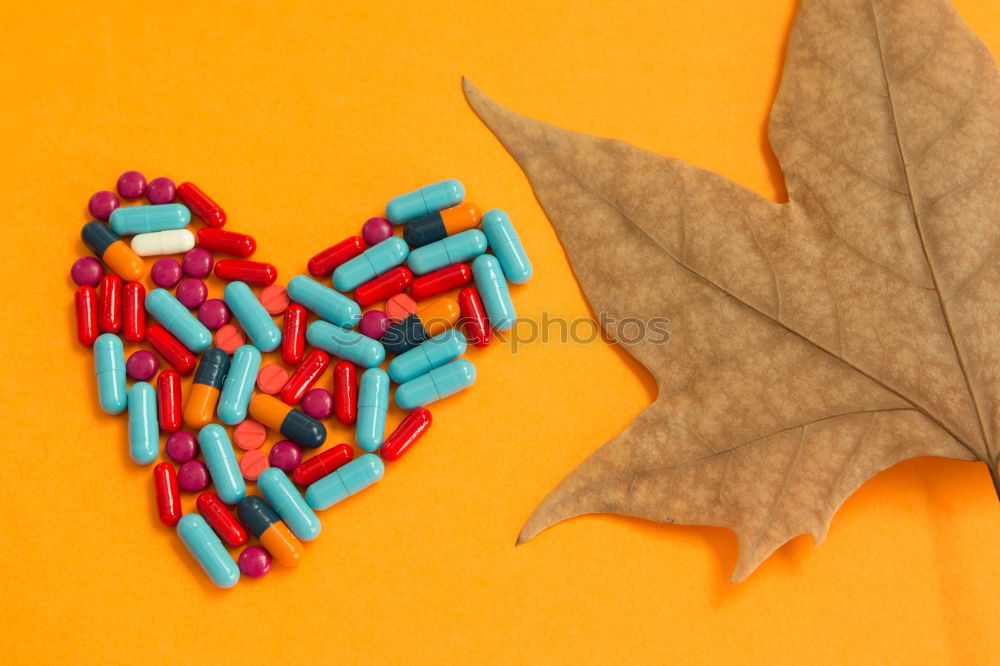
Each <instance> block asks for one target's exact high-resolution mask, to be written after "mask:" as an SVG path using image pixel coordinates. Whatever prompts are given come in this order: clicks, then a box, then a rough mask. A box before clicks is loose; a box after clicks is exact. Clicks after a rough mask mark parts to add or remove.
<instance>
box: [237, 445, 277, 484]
mask: <svg viewBox="0 0 1000 666" xmlns="http://www.w3.org/2000/svg"><path fill="white" fill-rule="evenodd" d="M268 467H270V465H268V462H267V454H266V453H264V452H263V451H261V450H259V449H254V450H253V451H247V452H246V453H244V454H243V455H242V456H240V473H241V474H242V475H243V478H244V479H246V480H247V481H256V480H257V477H258V476H260V475H261V472H263V471H264V470H265V469H267V468H268Z"/></svg>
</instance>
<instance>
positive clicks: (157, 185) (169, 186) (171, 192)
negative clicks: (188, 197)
mask: <svg viewBox="0 0 1000 666" xmlns="http://www.w3.org/2000/svg"><path fill="white" fill-rule="evenodd" d="M176 196H177V187H176V186H175V185H174V181H172V180H170V179H169V178H162V177H161V178H154V179H153V180H151V181H149V185H147V186H146V198H147V199H149V203H151V204H168V203H171V202H172V201H173V200H174V197H176Z"/></svg>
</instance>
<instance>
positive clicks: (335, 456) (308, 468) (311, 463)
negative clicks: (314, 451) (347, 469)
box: [292, 444, 354, 486]
mask: <svg viewBox="0 0 1000 666" xmlns="http://www.w3.org/2000/svg"><path fill="white" fill-rule="evenodd" d="M353 459H354V450H353V449H351V447H349V446H348V445H347V444H338V445H337V446H335V447H333V448H332V449H327V450H326V451H324V452H323V453H320V454H319V455H315V456H313V457H312V458H310V459H309V460H307V461H305V462H304V463H302V464H301V465H299V466H298V467H296V468H295V469H294V470H293V471H292V478H293V479H294V480H295V483H297V484H299V485H300V486H308V485H309V484H310V483H313V482H314V481H319V480H320V479H322V478H323V477H324V476H326V475H327V474H332V473H333V472H335V471H337V468H338V467H343V466H344V465H346V464H347V463H349V462H351V460H353Z"/></svg>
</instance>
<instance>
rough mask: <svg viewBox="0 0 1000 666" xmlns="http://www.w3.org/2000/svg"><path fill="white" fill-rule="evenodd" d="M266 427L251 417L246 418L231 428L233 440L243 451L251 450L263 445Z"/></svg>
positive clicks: (265, 437)
mask: <svg viewBox="0 0 1000 666" xmlns="http://www.w3.org/2000/svg"><path fill="white" fill-rule="evenodd" d="M266 440H267V428H265V427H264V426H263V425H261V424H260V423H257V422H256V421H254V420H253V419H247V420H246V421H243V422H242V423H239V424H237V426H236V427H235V428H233V441H235V442H236V446H238V447H240V448H241V449H243V450H244V451H252V450H254V449H259V448H260V447H262V446H264V442H265V441H266Z"/></svg>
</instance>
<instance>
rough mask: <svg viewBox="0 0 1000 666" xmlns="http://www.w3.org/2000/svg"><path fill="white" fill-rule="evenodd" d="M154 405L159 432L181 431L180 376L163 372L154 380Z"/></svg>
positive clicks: (169, 371)
mask: <svg viewBox="0 0 1000 666" xmlns="http://www.w3.org/2000/svg"><path fill="white" fill-rule="evenodd" d="M156 404H157V406H158V408H159V409H158V416H159V418H160V430H162V431H163V432H177V431H178V430H180V429H181V376H180V375H179V374H177V371H176V370H164V371H163V372H161V373H160V376H159V377H157V378H156Z"/></svg>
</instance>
